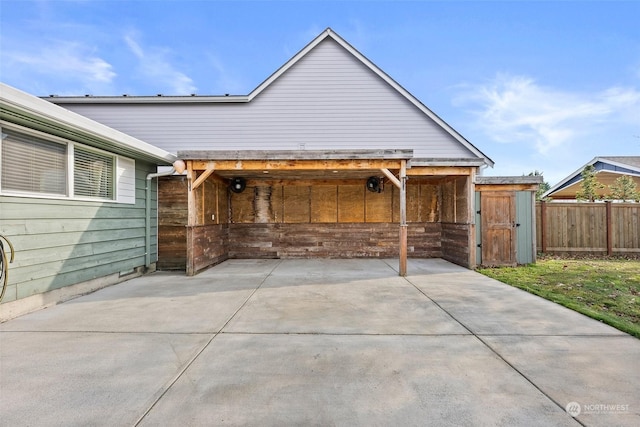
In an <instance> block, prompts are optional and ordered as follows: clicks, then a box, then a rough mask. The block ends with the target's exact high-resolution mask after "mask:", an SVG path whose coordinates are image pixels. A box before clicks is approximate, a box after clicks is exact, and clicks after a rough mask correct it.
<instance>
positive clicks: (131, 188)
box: [0, 122, 136, 204]
mask: <svg viewBox="0 0 640 427" xmlns="http://www.w3.org/2000/svg"><path fill="white" fill-rule="evenodd" d="M3 129H8V130H10V131H13V132H17V133H21V134H23V135H27V136H33V137H36V138H39V139H42V140H45V141H50V142H52V143H57V144H64V145H65V146H66V147H67V168H66V180H67V189H66V195H62V194H58V195H56V194H46V193H38V192H28V191H16V190H5V189H4V188H3V187H2V140H0V195H3V196H13V197H30V198H38V199H57V200H81V201H93V202H107V203H122V204H135V203H136V198H135V193H136V183H135V173H136V170H135V160H134V159H131V158H128V157H123V156H119V155H117V154H115V153H111V152H109V151H105V150H101V149H99V148H95V147H91V146H89V145H85V144H81V143H78V142H75V141H71V140H67V139H64V138H60V137H58V136H55V135H50V134H47V133H45V132H40V131H37V130H34V129H30V128H26V127H22V126H18V125H14V124H11V123H5V122H0V131H2V130H3ZM75 147H79V148H82V149H83V150H85V151H91V152H95V153H97V154H101V155H105V156H109V157H111V158H113V171H112V175H111V176H112V185H113V189H112V194H113V198H109V199H108V198H101V197H82V196H75V194H74V177H75V170H74V159H75V157H74V152H75Z"/></svg>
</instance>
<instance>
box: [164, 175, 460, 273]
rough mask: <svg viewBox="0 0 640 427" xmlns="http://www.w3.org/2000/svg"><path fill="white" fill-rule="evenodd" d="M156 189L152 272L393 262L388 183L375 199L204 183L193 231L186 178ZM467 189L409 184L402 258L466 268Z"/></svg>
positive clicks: (393, 193)
mask: <svg viewBox="0 0 640 427" xmlns="http://www.w3.org/2000/svg"><path fill="white" fill-rule="evenodd" d="M160 183H161V185H160V208H159V209H160V237H159V244H160V259H159V261H158V268H159V269H183V270H184V269H185V268H186V269H187V270H192V271H198V270H200V269H202V268H205V267H206V266H208V265H213V264H215V263H218V262H220V261H222V260H224V259H226V258H227V257H229V258H296V257H297V258H305V257H306V258H309V257H325V258H328V257H340V258H345V257H397V256H398V245H399V241H398V238H399V236H398V223H399V216H400V215H399V204H398V203H399V202H398V199H399V197H398V190H397V189H396V188H395V187H394V186H393V185H391V184H389V183H387V184H386V186H385V188H384V191H383V192H381V193H372V192H370V191H367V190H366V187H365V185H364V183H362V184H353V183H350V182H347V183H342V184H336V185H333V184H331V185H328V184H326V185H325V184H322V185H297V184H296V183H295V182H292V183H291V185H286V183H285V185H281V184H278V185H273V186H268V185H265V186H255V187H253V186H252V187H247V188H246V189H245V191H243V192H242V193H239V194H238V193H231V192H229V191H228V190H227V187H226V186H225V185H224V184H223V183H221V182H217V181H214V180H211V179H209V180H207V181H205V183H204V184H203V185H202V186H201V187H199V188H198V189H196V206H197V210H198V211H197V219H198V225H196V226H194V227H187V212H186V206H187V200H186V199H187V183H186V178H184V177H169V178H163V179H161V181H160ZM467 185H469V184H468V177H457V178H445V179H439V180H421V179H411V180H410V181H409V183H408V185H407V221H408V223H409V229H408V239H409V241H408V256H409V257H420V258H432V257H444V258H445V259H448V260H451V261H453V262H456V263H458V264H461V265H465V266H468V263H469V233H470V232H471V227H470V225H469V220H468V216H469V215H468V201H467V198H466V194H467ZM227 224H228V227H226V225H227ZM223 225H224V226H225V227H223ZM213 226H217V227H213ZM188 250H191V251H192V252H191V253H190V254H189V255H190V256H189V257H187V251H188ZM187 259H191V263H190V265H186V264H187Z"/></svg>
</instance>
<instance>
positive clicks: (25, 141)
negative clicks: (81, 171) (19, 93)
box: [0, 128, 67, 195]
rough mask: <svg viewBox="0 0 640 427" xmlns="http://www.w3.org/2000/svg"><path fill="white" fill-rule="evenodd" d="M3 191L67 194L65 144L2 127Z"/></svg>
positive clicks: (0, 180) (0, 178)
mask: <svg viewBox="0 0 640 427" xmlns="http://www.w3.org/2000/svg"><path fill="white" fill-rule="evenodd" d="M1 166H2V175H1V176H0V183H1V185H2V189H3V190H10V191H17V192H28V193H42V194H55V195H66V194H67V146H66V145H65V144H59V143H56V142H52V141H46V140H43V139H40V138H36V137H34V136H31V135H23V134H19V133H16V132H13V131H11V130H8V129H4V128H3V129H2V165H1Z"/></svg>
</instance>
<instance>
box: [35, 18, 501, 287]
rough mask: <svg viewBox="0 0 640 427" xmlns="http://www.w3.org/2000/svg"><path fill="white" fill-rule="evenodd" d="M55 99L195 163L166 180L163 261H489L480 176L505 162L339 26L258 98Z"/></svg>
mask: <svg viewBox="0 0 640 427" xmlns="http://www.w3.org/2000/svg"><path fill="white" fill-rule="evenodd" d="M47 99H48V100H49V101H51V102H54V103H56V104H59V105H63V106H65V107H66V108H69V109H71V110H73V111H76V112H78V113H80V114H83V115H86V116H88V117H91V118H93V119H95V120H97V121H100V122H102V123H104V124H107V125H109V126H111V127H114V128H116V129H119V130H121V131H123V132H126V133H128V134H130V135H133V136H136V137H138V138H141V139H144V140H145V141H148V142H150V143H152V144H154V145H157V146H158V147H161V148H163V149H166V150H168V151H171V152H173V153H176V154H177V155H178V157H180V158H181V159H182V160H184V161H186V163H187V175H186V176H174V177H166V178H163V179H162V180H161V186H160V205H159V211H160V231H159V234H160V236H159V245H160V248H159V251H160V259H159V262H158V266H159V268H180V269H186V271H187V273H188V274H195V273H196V272H197V271H199V270H201V269H203V268H206V267H208V266H210V265H213V264H216V263H218V262H220V261H222V260H224V259H227V258H274V257H279V258H290V257H340V258H344V257H398V258H399V260H400V272H401V274H404V272H405V271H406V257H442V258H445V259H447V260H450V261H452V262H455V263H457V264H460V265H463V266H466V267H473V266H475V265H476V264H477V261H476V256H477V254H476V250H475V248H476V230H475V221H476V217H475V200H476V199H475V197H474V194H475V191H476V190H475V183H476V177H477V176H478V175H479V174H480V172H481V169H482V168H484V167H487V166H493V161H492V160H491V159H490V158H488V157H487V156H486V155H485V154H484V153H482V152H481V151H480V150H479V149H478V148H477V147H475V146H474V145H473V144H471V143H470V142H469V141H468V140H466V139H465V138H464V137H463V136H462V135H460V133H458V132H457V131H456V130H455V129H453V128H452V127H451V126H449V125H448V124H447V123H446V122H445V121H444V120H442V119H441V118H440V117H438V116H437V115H436V114H435V113H434V112H433V111H431V110H430V109H429V108H427V107H426V106H425V105H424V104H422V102H420V101H419V100H418V99H417V98H415V97H414V96H413V95H411V94H410V93H409V92H408V91H407V90H406V89H404V88H403V87H402V86H400V85H399V84H398V83H397V82H396V81H394V80H393V79H392V78H391V77H390V76H388V75H387V74H386V73H384V72H383V71H382V70H381V69H379V68H378V67H377V66H376V65H375V64H374V63H373V62H371V61H370V60H369V59H367V58H366V57H364V55H362V54H361V53H360V52H358V51H357V50H356V49H355V48H354V47H353V46H351V45H350V44H349V43H347V42H346V41H345V40H344V39H342V38H341V37H340V36H339V35H337V34H336V33H335V32H334V31H333V30H331V29H327V30H325V31H323V32H322V33H321V34H320V35H318V36H317V37H316V38H315V39H314V40H313V41H311V42H310V43H309V44H308V45H307V46H305V47H304V48H303V49H302V50H301V51H300V52H298V53H297V54H296V55H294V56H293V58H291V59H290V60H289V61H288V62H287V63H285V64H284V65H283V66H282V67H280V68H279V69H278V70H277V71H276V72H275V73H274V74H272V75H271V76H270V77H269V78H267V79H266V80H265V81H264V82H263V83H261V84H260V85H258V87H257V88H256V89H255V90H253V91H252V92H251V93H250V94H249V95H241V96H227V95H225V96H198V95H195V94H194V95H190V96H121V97H100V96H87V97H50V98H47Z"/></svg>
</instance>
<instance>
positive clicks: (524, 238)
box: [516, 191, 535, 264]
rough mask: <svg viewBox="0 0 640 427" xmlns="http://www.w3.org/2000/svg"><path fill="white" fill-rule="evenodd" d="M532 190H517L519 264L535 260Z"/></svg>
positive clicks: (517, 259) (517, 258)
mask: <svg viewBox="0 0 640 427" xmlns="http://www.w3.org/2000/svg"><path fill="white" fill-rule="evenodd" d="M532 203H533V202H532V196H531V192H530V191H516V223H517V224H520V226H519V227H518V228H516V245H517V246H516V261H517V263H518V264H531V263H532V262H534V255H535V254H534V253H533V239H534V234H533V233H534V230H533V206H532Z"/></svg>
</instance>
